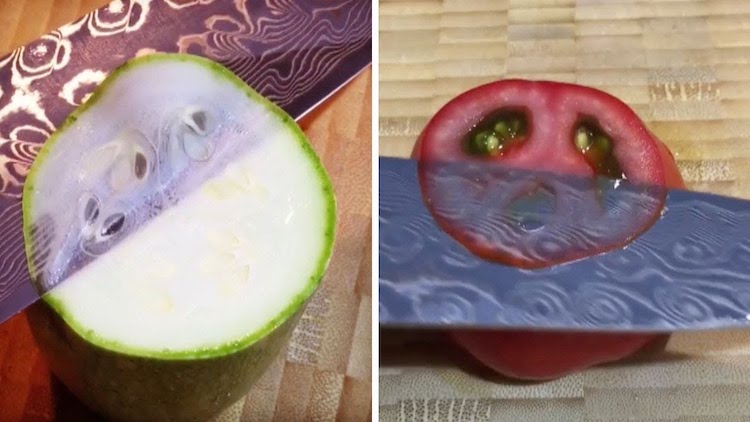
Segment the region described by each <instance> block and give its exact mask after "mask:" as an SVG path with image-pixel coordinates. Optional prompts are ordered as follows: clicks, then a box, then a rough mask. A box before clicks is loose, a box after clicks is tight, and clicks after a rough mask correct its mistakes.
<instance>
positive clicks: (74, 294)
mask: <svg viewBox="0 0 750 422" xmlns="http://www.w3.org/2000/svg"><path fill="white" fill-rule="evenodd" d="M23 210H24V234H25V240H26V250H27V256H28V258H29V267H30V271H31V275H32V279H33V280H34V282H35V285H36V287H37V288H38V289H39V290H40V291H42V292H44V295H43V297H42V300H40V301H39V302H38V303H37V304H36V305H34V307H32V309H31V310H30V315H29V319H30V323H31V326H32V330H33V332H34V334H35V337H36V338H37V341H38V342H39V344H40V347H41V348H42V350H43V352H44V354H45V356H46V358H47V360H48V361H49V363H50V366H51V368H52V370H53V372H54V373H55V374H56V375H57V376H58V378H60V379H61V380H62V381H63V383H64V384H65V385H66V386H67V387H68V388H69V389H70V390H72V391H73V392H74V393H75V394H76V395H77V396H78V397H79V398H80V399H81V400H82V401H83V402H85V403H86V404H88V405H89V406H90V407H91V408H92V409H94V410H95V411H97V412H98V413H100V414H103V415H105V416H107V417H109V418H112V419H116V420H205V419H207V418H209V417H211V416H212V415H214V414H216V413H217V412H219V411H220V410H221V409H223V408H225V407H227V406H228V405H229V404H231V403H233V402H234V401H236V400H238V399H239V398H241V397H242V396H243V395H244V394H245V393H246V392H247V391H248V390H249V388H250V386H251V385H252V383H253V381H254V380H256V379H257V378H258V377H259V375H260V374H262V373H263V371H264V369H265V368H266V367H267V366H268V365H269V364H270V363H271V362H272V361H273V359H274V358H275V357H276V356H277V355H278V353H279V351H280V350H281V349H282V348H283V346H284V345H285V343H286V342H287V340H288V338H289V335H290V333H291V331H292V329H293V327H294V325H295V323H296V321H297V319H298V317H299V315H300V313H301V311H302V309H303V307H304V305H305V303H306V301H307V299H308V298H309V297H310V295H311V294H312V293H313V291H314V290H315V288H316V287H317V286H318V284H319V281H320V279H321V278H322V276H323V273H324V271H325V269H326V266H327V264H328V261H329V258H330V254H331V249H332V244H333V236H334V226H335V200H334V195H333V191H332V187H331V183H330V180H329V178H328V176H327V174H326V172H325V170H324V168H323V167H322V165H321V162H320V160H319V159H318V157H317V156H316V155H315V153H314V151H313V149H312V148H311V146H310V145H309V144H308V141H307V140H306V138H305V136H304V135H303V133H302V131H301V130H300V129H299V127H298V126H297V125H296V124H295V122H294V120H293V119H292V118H291V117H290V116H288V115H287V114H285V113H284V112H283V111H282V110H281V109H279V108H278V107H276V106H275V105H274V104H272V103H271V102H269V101H268V100H267V99H265V98H263V97H262V96H261V95H259V94H258V93H257V92H255V91H254V90H253V89H251V88H250V87H248V86H247V85H246V84H245V83H244V82H243V81H242V80H241V79H239V78H237V77H236V76H235V75H234V74H233V73H231V72H230V71H229V70H227V69H226V68H224V67H222V66H220V65H219V64H217V63H214V62H213V61H210V60H208V59H203V58H199V57H196V56H191V55H181V54H153V55H148V56H144V57H140V58H137V59H133V60H131V61H129V62H127V63H125V64H124V65H123V66H121V67H120V68H118V69H117V70H115V71H114V72H112V73H111V74H110V76H109V77H108V78H107V79H106V80H105V81H104V82H103V83H102V85H101V86H100V87H99V88H98V89H97V90H96V91H95V92H94V93H93V95H92V96H91V97H90V98H89V100H88V101H87V102H86V103H85V104H84V105H83V106H81V107H80V108H79V109H77V110H76V111H75V112H74V113H73V114H72V115H71V116H70V117H69V118H68V119H67V121H66V122H65V123H64V124H63V125H62V126H61V127H60V128H59V129H58V130H57V131H56V132H55V133H54V134H53V135H52V137H51V138H50V139H49V140H48V141H47V142H46V143H45V144H44V146H43V148H42V149H41V151H40V152H39V155H38V157H37V158H36V160H35V162H34V163H33V166H32V168H31V170H30V173H29V176H28V178H27V182H26V185H25V188H24V195H23Z"/></svg>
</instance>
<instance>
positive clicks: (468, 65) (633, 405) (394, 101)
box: [379, 0, 750, 421]
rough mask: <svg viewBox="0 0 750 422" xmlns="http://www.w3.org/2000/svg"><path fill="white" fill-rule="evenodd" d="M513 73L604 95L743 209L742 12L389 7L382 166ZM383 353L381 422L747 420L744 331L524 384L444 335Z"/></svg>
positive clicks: (748, 147) (709, 6)
mask: <svg viewBox="0 0 750 422" xmlns="http://www.w3.org/2000/svg"><path fill="white" fill-rule="evenodd" d="M504 77H523V78H531V79H550V80H557V81H565V82H574V83H579V84H584V85H589V86H592V87H596V88H599V89H602V90H604V91H607V92H610V93H612V94H614V95H616V96H618V97H619V98H621V99H622V100H624V101H625V102H627V103H628V104H630V105H631V106H632V107H633V108H634V109H635V110H636V112H637V113H638V114H639V115H640V116H641V117H642V118H643V119H644V120H645V121H646V122H647V124H648V126H649V127H650V128H651V129H652V130H653V132H654V133H655V134H656V135H657V136H658V137H659V138H660V139H662V140H663V141H664V142H665V143H666V144H667V145H668V146H669V148H670V149H671V150H672V151H673V152H674V154H675V156H676V158H677V160H678V164H679V167H680V170H681V172H682V174H683V177H684V178H685V180H686V182H687V183H688V185H689V186H690V188H691V189H694V190H700V191H708V192H714V193H720V194H727V195H733V196H739V197H743V198H750V2H748V1H745V0H715V1H713V0H703V1H701V0H654V1H649V0H640V1H639V0H577V1H576V0H474V1H462V0H381V1H380V97H379V101H380V122H379V123H380V127H379V131H380V154H381V155H386V156H399V157H405V156H408V155H409V153H410V151H411V148H412V146H413V144H414V141H415V139H416V137H417V135H418V134H419V132H420V131H421V129H422V128H423V127H424V125H425V124H426V122H427V120H428V119H429V118H430V117H431V116H432V114H433V113H434V112H436V111H437V110H438V108H439V107H440V106H442V105H443V104H444V103H445V102H446V101H448V100H449V99H450V98H452V97H453V96H455V95H457V94H459V93H460V92H462V91H464V90H466V89H468V88H470V87H474V86H476V85H479V84H482V83H485V82H489V81H492V80H496V79H500V78H504ZM748 270H749V271H750V269H748ZM380 341H381V344H382V345H383V349H384V350H383V352H382V353H381V367H380V377H379V378H380V403H379V406H380V416H381V420H383V421H416V420H420V421H421V420H431V421H449V420H472V421H520V420H531V421H584V420H587V421H588V420H591V421H626V420H627V421H677V420H679V421H750V400H748V397H750V332H748V331H723V332H713V333H700V334H696V333H693V334H680V335H675V336H673V337H672V339H671V341H670V342H669V344H668V345H667V351H666V352H665V353H662V354H659V355H658V356H655V357H651V358H650V359H649V360H648V361H646V362H644V361H639V362H633V363H629V364H621V365H616V366H610V367H606V368H596V369H591V370H588V371H586V372H583V373H579V374H575V375H572V376H569V377H566V378H563V379H561V380H557V381H554V382H550V383H542V384H531V385H523V384H521V385H517V384H514V385H512V384H508V383H507V382H503V381H498V380H487V379H484V378H482V376H480V375H479V374H481V371H479V370H478V369H477V368H476V366H474V365H473V364H472V363H471V362H469V361H467V360H466V358H465V357H464V355H463V354H462V353H460V352H459V351H457V350H455V349H454V348H453V347H451V346H450V345H449V344H447V343H446V342H445V341H444V340H443V339H442V338H441V337H439V336H436V335H431V334H428V335H419V336H417V335H416V334H414V333H409V334H408V335H406V336H403V335H402V336H394V335H392V333H391V334H382V335H381V340H380ZM406 350H408V351H409V352H408V353H407V352H405V351H406Z"/></svg>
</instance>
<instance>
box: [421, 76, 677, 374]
mask: <svg viewBox="0 0 750 422" xmlns="http://www.w3.org/2000/svg"><path fill="white" fill-rule="evenodd" d="M585 89H587V90H590V91H592V92H595V90H593V89H591V88H585ZM532 112H533V110H532ZM641 124H642V123H641ZM649 134H650V133H649ZM650 135H651V137H652V138H653V139H654V140H655V142H656V144H657V146H658V155H659V157H658V158H659V162H660V163H661V165H660V166H658V168H654V169H653V171H654V172H658V173H661V177H659V178H657V179H661V180H660V184H662V185H664V186H665V187H668V188H672V189H684V188H685V182H684V181H683V179H682V176H681V175H680V172H679V169H678V168H677V164H676V162H675V160H674V157H673V155H672V154H671V153H670V151H669V149H668V148H667V147H666V145H664V144H663V143H662V142H661V141H659V140H658V139H656V137H655V136H653V134H650ZM424 142H429V140H426V139H425V132H423V133H422V134H421V135H420V137H419V139H418V141H417V143H416V144H415V146H414V149H413V150H412V158H413V159H416V160H419V159H421V158H422V153H423V152H422V151H423V148H422V145H423V143H424ZM448 334H449V336H450V337H451V338H452V339H453V340H454V341H455V342H456V343H457V344H458V345H459V346H460V347H461V348H463V349H464V350H466V351H467V352H469V353H470V354H471V355H472V356H473V357H474V358H476V359H477V360H478V361H479V362H481V363H482V364H483V365H484V366H486V367H488V368H489V369H491V370H493V371H495V372H497V373H499V374H501V375H504V376H506V377H509V378H514V379H520V380H533V381H541V380H550V379H555V378H559V377H562V376H565V375H568V374H571V373H574V372H577V371H580V370H583V369H586V368H589V367H591V366H595V365H599V364H604V363H608V362H614V361H618V360H622V359H625V358H627V357H630V356H632V355H634V354H637V353H638V352H639V351H642V350H648V349H652V348H654V347H657V348H663V347H664V345H666V342H667V340H668V338H669V335H670V334H669V333H664V334H629V333H598V332H597V333H591V332H562V331H531V330H454V331H451V332H449V333H448ZM650 351H654V350H650Z"/></svg>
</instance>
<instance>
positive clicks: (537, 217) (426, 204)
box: [379, 157, 750, 332]
mask: <svg viewBox="0 0 750 422" xmlns="http://www.w3.org/2000/svg"><path fill="white" fill-rule="evenodd" d="M379 166H380V188H379V313H380V316H379V321H380V325H381V327H384V328H386V327H390V328H393V327H400V328H486V329H554V330H584V331H634V332H661V331H681V330H706V329H719V328H730V327H745V326H748V325H750V271H748V269H750V201H745V200H741V199H737V198H730V197H724V196H718V195H712V194H706V193H698V192H690V191H686V190H671V189H665V188H662V187H658V186H647V185H638V184H636V183H631V182H628V181H623V180H609V179H604V178H597V179H591V178H586V177H576V176H570V175H565V176H561V175H556V174H551V173H545V172H542V171H534V170H528V169H507V168H502V167H500V166H498V165H497V164H496V163H495V164H491V165H483V164H477V163H474V164H465V163H464V164H460V163H444V164H442V165H439V166H437V167H432V168H430V169H428V170H425V169H424V168H423V169H422V171H423V172H422V173H421V174H420V172H419V165H418V163H417V162H415V161H413V160H408V159H398V158H387V157H381V158H380V163H379ZM425 171H429V172H431V173H429V174H426V173H424V172H425ZM420 177H421V178H420ZM420 181H421V182H420ZM530 181H535V183H536V184H532V185H530V184H529V182H530ZM530 186H533V187H530ZM540 186H542V187H545V186H546V188H542V189H540ZM514 189H516V191H514ZM529 190H532V191H533V192H539V191H540V190H541V191H542V192H545V191H546V192H547V193H546V195H547V196H549V197H548V198H545V197H544V196H545V195H542V198H541V199H539V198H536V199H534V200H528V197H527V196H524V195H518V192H523V191H529ZM508 192H514V193H513V195H511V196H508V194H507V193H508ZM440 195H443V197H440ZM509 197H510V198H511V200H507V199H508V198H509ZM550 197H551V198H550ZM519 198H520V199H519ZM504 201H505V202H504ZM582 205H583V206H585V208H587V210H582V208H581V206H582ZM649 213H650V214H651V215H653V217H654V218H650V217H649V218H646V219H645V220H644V219H643V217H642V216H643V215H646V214H649ZM639 216H641V217H639ZM561 221H562V222H561ZM644 221H645V223H644ZM639 224H640V225H639ZM628 230H631V233H630V234H628ZM459 232H461V233H459ZM462 233H463V234H464V235H463V236H462ZM613 237H616V238H617V239H613ZM618 241H622V242H621V244H620V243H618ZM493 242H494V243H493ZM516 243H518V244H520V246H518V247H515V249H514V245H516ZM477 245H482V246H483V248H477ZM488 245H490V246H492V245H495V247H496V249H497V250H499V251H500V253H499V254H497V256H496V257H495V258H493V257H492V256H488V254H487V248H488ZM576 248H577V250H584V251H585V250H588V251H589V252H590V254H589V255H588V256H585V257H579V258H575V259H572V260H570V261H565V262H562V263H558V264H556V265H550V266H546V267H542V268H536V269H528V268H526V269H524V268H518V267H517V266H514V265H512V262H523V260H522V259H521V258H523V257H524V256H526V257H527V258H528V257H529V256H531V257H535V259H539V258H554V257H558V258H559V257H560V256H564V255H565V254H566V253H568V252H569V251H570V250H571V249H572V250H576ZM478 250H479V252H477V251H478ZM572 256H574V257H575V254H572ZM508 257H511V259H508Z"/></svg>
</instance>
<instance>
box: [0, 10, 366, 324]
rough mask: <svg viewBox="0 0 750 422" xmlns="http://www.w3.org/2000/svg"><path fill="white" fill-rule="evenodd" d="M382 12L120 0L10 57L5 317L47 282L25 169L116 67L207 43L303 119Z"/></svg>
mask: <svg viewBox="0 0 750 422" xmlns="http://www.w3.org/2000/svg"><path fill="white" fill-rule="evenodd" d="M204 3H207V4H204ZM371 15H372V2H371V1H369V0H344V1H340V2H336V4H335V5H332V4H331V3H330V2H327V1H324V0H314V1H308V2H296V3H289V4H281V3H279V4H275V3H263V2H252V1H249V0H245V1H234V2H229V1H223V2H191V3H185V2H170V1H164V2H131V3H126V4H123V3H122V2H112V3H111V4H110V5H108V6H105V7H103V8H101V9H99V10H96V11H94V12H91V13H90V14H88V15H86V16H84V17H82V18H80V19H78V20H76V21H75V22H72V23H70V24H68V25H65V26H63V27H61V28H59V29H58V30H56V31H53V32H52V33H50V34H47V35H44V36H43V37H41V38H39V39H38V40H36V41H34V42H32V43H30V44H28V45H26V46H24V47H21V48H19V49H17V50H15V51H14V52H12V53H10V54H8V55H7V56H5V57H3V58H0V119H1V120H0V154H1V155H0V159H2V160H3V161H2V167H0V187H1V189H0V323H2V322H3V321H5V320H7V319H8V318H10V317H11V316H13V315H15V314H16V313H18V312H20V311H22V310H23V309H25V308H26V307H27V306H29V305H30V304H32V303H33V302H35V301H36V300H38V299H39V297H40V295H41V294H44V293H45V292H43V291H41V292H38V291H37V290H35V288H34V287H33V286H32V283H31V280H30V278H29V274H28V269H27V264H26V255H25V251H24V243H23V234H22V230H21V224H22V212H21V192H22V189H23V179H24V175H25V170H26V169H28V166H29V165H30V163H31V161H32V160H33V158H34V155H35V151H36V150H37V149H38V146H39V145H40V144H41V143H42V142H44V141H45V140H46V138H47V137H48V136H49V135H50V134H51V133H52V132H53V131H54V129H55V127H56V126H57V125H59V124H60V123H61V122H62V121H63V120H64V119H65V118H66V117H67V115H68V114H69V113H70V112H71V111H73V110H74V109H75V108H76V107H77V106H78V105H80V103H81V102H82V101H83V98H85V94H86V93H87V92H91V90H93V87H94V86H95V85H96V84H98V83H99V82H101V80H102V79H103V78H104V76H105V74H106V73H108V72H109V71H111V70H113V69H114V68H116V67H117V66H119V65H120V64H122V63H123V62H125V61H126V60H128V59H130V58H132V57H134V56H136V55H138V54H143V53H148V52H150V51H160V52H184V53H191V54H197V55H202V56H205V57H208V58H211V59H213V60H216V61H218V62H220V63H222V64H223V65H225V66H226V67H228V68H229V69H230V70H232V71H234V72H235V73H236V74H237V75H238V76H240V77H241V78H242V79H243V80H245V82H247V83H248V84H249V85H250V86H252V87H253V88H255V89H256V90H257V91H259V92H260V93H261V94H263V95H264V96H266V97H267V98H268V99H270V100H271V101H273V102H275V103H276V104H277V105H278V106H280V107H281V108H283V109H284V110H285V111H286V112H287V113H289V114H290V115H291V116H292V117H294V118H295V119H297V120H299V119H301V118H302V117H303V116H305V115H306V114H307V113H308V112H309V111H311V110H312V109H314V108H315V107H317V106H318V105H319V104H320V103H322V102H323V101H325V100H326V99H327V98H328V97H330V96H331V95H333V94H334V93H335V92H336V91H338V90H339V89H340V88H341V87H343V86H344V85H346V83H347V82H349V81H350V80H351V79H353V78H354V77H355V76H356V75H358V74H359V73H360V72H362V71H363V70H364V69H365V68H366V67H367V66H368V65H369V64H370V63H371V60H372V59H371V57H372V54H371V51H372V42H371V41H372V40H371V37H372V35H371V34H372V22H371ZM134 34H137V35H135V36H134Z"/></svg>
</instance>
